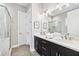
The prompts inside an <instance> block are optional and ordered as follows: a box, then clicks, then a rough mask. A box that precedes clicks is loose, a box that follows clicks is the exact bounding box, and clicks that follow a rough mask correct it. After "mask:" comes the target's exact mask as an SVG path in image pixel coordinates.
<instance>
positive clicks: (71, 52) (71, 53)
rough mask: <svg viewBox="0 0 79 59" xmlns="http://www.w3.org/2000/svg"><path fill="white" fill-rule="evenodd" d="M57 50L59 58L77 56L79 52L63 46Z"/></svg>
mask: <svg viewBox="0 0 79 59" xmlns="http://www.w3.org/2000/svg"><path fill="white" fill-rule="evenodd" d="M59 49H60V50H59V53H60V56H79V52H77V51H74V50H72V49H69V48H66V47H63V46H60V47H59Z"/></svg>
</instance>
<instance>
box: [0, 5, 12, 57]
mask: <svg viewBox="0 0 79 59" xmlns="http://www.w3.org/2000/svg"><path fill="white" fill-rule="evenodd" d="M10 20H11V16H10V13H9V11H8V9H7V7H6V6H4V5H0V55H2V56H5V55H9V48H10V47H11V46H10V45H11V34H10V33H11V31H10V30H11V26H10V25H11V24H10Z"/></svg>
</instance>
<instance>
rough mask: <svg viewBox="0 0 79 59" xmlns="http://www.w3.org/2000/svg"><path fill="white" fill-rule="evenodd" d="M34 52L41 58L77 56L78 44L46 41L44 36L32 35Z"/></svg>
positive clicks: (54, 40) (78, 53) (55, 40)
mask: <svg viewBox="0 0 79 59" xmlns="http://www.w3.org/2000/svg"><path fill="white" fill-rule="evenodd" d="M34 40H35V41H34V42H35V45H34V46H35V50H36V51H37V52H38V53H39V54H40V55H41V56H79V46H78V45H75V44H78V43H70V44H69V42H68V41H64V40H57V39H48V38H45V36H44V35H34Z"/></svg>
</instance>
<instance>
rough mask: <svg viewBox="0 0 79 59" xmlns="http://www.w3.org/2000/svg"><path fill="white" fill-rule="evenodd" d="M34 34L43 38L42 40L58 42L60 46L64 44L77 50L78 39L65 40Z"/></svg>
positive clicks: (78, 46)
mask: <svg viewBox="0 0 79 59" xmlns="http://www.w3.org/2000/svg"><path fill="white" fill-rule="evenodd" d="M34 36H37V37H40V38H43V39H44V40H47V41H50V42H53V43H56V44H59V45H61V46H64V47H66V48H69V49H72V50H75V51H77V52H79V41H78V40H66V39H62V40H61V39H56V38H46V36H45V35H40V34H34Z"/></svg>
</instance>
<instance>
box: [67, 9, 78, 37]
mask: <svg viewBox="0 0 79 59" xmlns="http://www.w3.org/2000/svg"><path fill="white" fill-rule="evenodd" d="M66 24H67V26H68V33H70V34H72V35H77V36H79V9H76V10H73V11H71V12H69V13H68V15H67V19H66Z"/></svg>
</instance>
